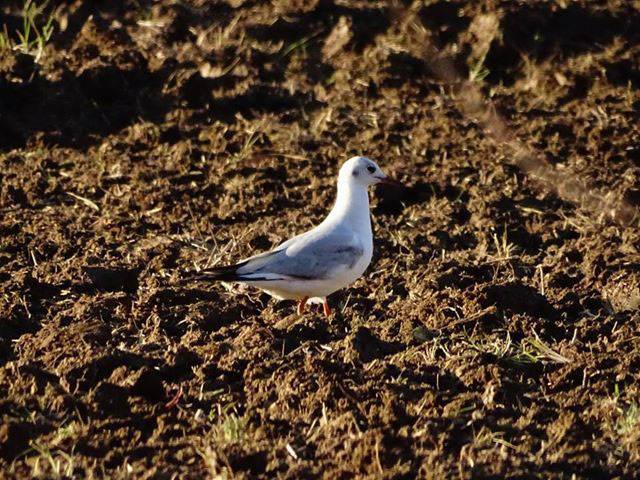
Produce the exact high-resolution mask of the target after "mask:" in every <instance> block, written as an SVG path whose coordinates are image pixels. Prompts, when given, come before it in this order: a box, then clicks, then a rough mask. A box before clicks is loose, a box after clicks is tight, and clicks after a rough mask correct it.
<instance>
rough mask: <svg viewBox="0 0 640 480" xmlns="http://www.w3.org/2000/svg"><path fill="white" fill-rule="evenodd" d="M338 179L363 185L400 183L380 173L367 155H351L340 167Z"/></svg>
mask: <svg viewBox="0 0 640 480" xmlns="http://www.w3.org/2000/svg"><path fill="white" fill-rule="evenodd" d="M338 181H340V182H348V183H351V184H360V185H364V187H365V188H366V187H368V186H370V185H375V184H377V183H388V184H393V185H400V183H399V182H397V181H395V180H393V179H392V178H389V177H388V176H387V175H385V174H384V173H382V170H381V169H380V167H379V166H378V165H377V164H376V162H374V161H373V160H371V159H370V158H367V157H351V158H350V159H349V160H347V161H346V162H344V164H343V165H342V167H341V168H340V173H339V175H338Z"/></svg>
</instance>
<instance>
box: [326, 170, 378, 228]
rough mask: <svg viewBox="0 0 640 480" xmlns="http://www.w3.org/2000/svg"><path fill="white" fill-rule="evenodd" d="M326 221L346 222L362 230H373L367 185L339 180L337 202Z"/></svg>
mask: <svg viewBox="0 0 640 480" xmlns="http://www.w3.org/2000/svg"><path fill="white" fill-rule="evenodd" d="M326 221H328V222H334V221H335V222H346V223H348V224H350V225H351V226H352V227H353V228H354V229H357V230H360V231H363V230H365V231H366V230H371V217H370V214H369V194H368V192H367V187H365V186H364V185H360V184H359V183H349V182H345V181H342V180H339V181H338V195H337V197H336V203H335V205H334V206H333V208H332V209H331V212H330V213H329V215H328V216H327V219H326Z"/></svg>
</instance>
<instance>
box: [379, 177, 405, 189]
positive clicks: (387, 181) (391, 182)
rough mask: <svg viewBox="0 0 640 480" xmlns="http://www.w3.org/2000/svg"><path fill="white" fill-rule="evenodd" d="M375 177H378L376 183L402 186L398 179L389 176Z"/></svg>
mask: <svg viewBox="0 0 640 480" xmlns="http://www.w3.org/2000/svg"><path fill="white" fill-rule="evenodd" d="M376 178H377V179H378V183H384V184H386V185H393V186H394V187H404V185H403V184H402V183H400V182H399V181H397V180H396V179H394V178H391V177H387V176H384V177H376Z"/></svg>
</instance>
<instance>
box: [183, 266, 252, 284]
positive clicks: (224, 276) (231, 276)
mask: <svg viewBox="0 0 640 480" xmlns="http://www.w3.org/2000/svg"><path fill="white" fill-rule="evenodd" d="M241 266H242V264H241V263H239V264H235V265H226V266H223V267H210V268H205V269H203V270H200V271H198V272H191V273H190V274H187V276H186V277H185V278H184V279H183V280H185V281H194V280H208V281H211V280H213V281H218V282H233V281H237V280H240V276H239V275H238V272H237V270H238V268H240V267H241Z"/></svg>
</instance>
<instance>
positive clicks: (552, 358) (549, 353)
mask: <svg viewBox="0 0 640 480" xmlns="http://www.w3.org/2000/svg"><path fill="white" fill-rule="evenodd" d="M533 335H534V337H535V338H533V339H531V338H529V339H527V340H526V341H525V342H526V343H527V344H528V345H529V346H531V348H533V350H534V356H535V357H536V359H537V360H539V361H542V362H547V363H570V362H571V359H570V358H567V357H565V356H564V355H562V354H560V353H558V352H556V351H555V350H553V349H552V348H551V347H550V346H549V345H547V344H546V343H544V342H543V341H542V340H541V339H540V337H539V336H538V334H537V333H536V332H535V331H534V332H533ZM525 342H523V346H524V343H525Z"/></svg>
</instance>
